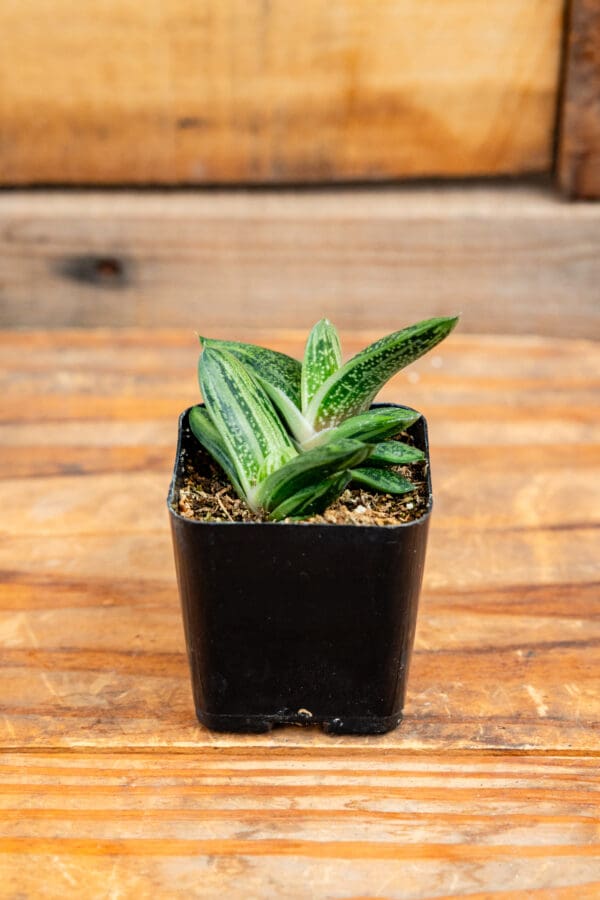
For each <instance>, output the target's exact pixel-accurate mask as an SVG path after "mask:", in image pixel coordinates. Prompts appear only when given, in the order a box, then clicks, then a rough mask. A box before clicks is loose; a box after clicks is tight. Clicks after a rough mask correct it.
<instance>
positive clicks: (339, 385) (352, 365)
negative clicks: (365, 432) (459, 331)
mask: <svg viewBox="0 0 600 900" xmlns="http://www.w3.org/2000/svg"><path fill="white" fill-rule="evenodd" d="M457 321H458V318H456V317H455V318H438V319H427V320H425V321H423V322H419V323H417V324H416V325H411V326H410V327H409V328H404V329H403V330H402V331H396V332H394V333H393V334H389V335H387V337H384V338H381V340H379V341H376V342H375V343H374V344H371V346H370V347H367V348H366V349H365V350H362V351H361V352H360V353H358V354H357V355H356V356H354V357H353V358H352V359H351V360H349V362H347V363H346V365H344V366H342V368H341V369H340V370H339V371H338V372H335V373H334V374H333V375H331V376H330V377H329V378H328V379H327V381H326V382H325V384H324V385H322V387H321V388H320V389H319V390H318V391H317V393H316V394H315V396H314V397H313V399H312V401H311V403H310V405H309V408H308V410H307V413H306V418H307V419H308V421H309V422H310V423H311V424H312V425H313V426H314V428H315V430H316V431H320V430H321V429H323V428H331V427H332V426H334V425H337V424H339V423H340V422H342V421H343V420H344V419H347V418H348V417H349V416H353V415H356V414H357V413H360V412H363V411H364V410H366V409H368V408H369V406H370V405H371V402H372V401H373V399H374V398H375V396H376V394H377V393H378V391H379V390H380V389H381V388H382V387H383V385H384V384H385V383H386V381H388V380H389V379H390V378H391V377H392V375H394V374H395V373H396V372H398V371H399V370H400V369H402V368H404V366H407V365H408V364H409V363H411V362H414V360H416V359H418V358H419V357H420V356H422V355H423V354H424V353H427V351H428V350H431V348H432V347H435V346H436V344H439V342H440V341H442V340H443V339H444V338H445V337H446V336H447V335H448V334H449V333H450V332H451V331H452V329H453V328H454V326H455V325H456V322H457Z"/></svg>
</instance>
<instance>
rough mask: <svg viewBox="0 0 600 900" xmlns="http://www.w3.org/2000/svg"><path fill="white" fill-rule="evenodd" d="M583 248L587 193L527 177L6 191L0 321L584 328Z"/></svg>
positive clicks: (204, 326) (599, 288)
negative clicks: (429, 320) (436, 321)
mask: <svg viewBox="0 0 600 900" xmlns="http://www.w3.org/2000/svg"><path fill="white" fill-rule="evenodd" d="M599 250H600V205H597V204H567V203H562V202H561V201H559V200H558V199H557V198H556V196H555V195H554V194H553V192H552V191H549V190H547V189H544V188H542V187H539V188H534V187H527V186H512V187H511V186H508V185H503V186H486V187H483V186H479V187H477V186H470V187H467V186H465V185H462V186H450V185H444V186H439V187H436V188H432V187H424V186H413V187H408V186H404V187H403V188H384V187H379V188H369V189H357V188H352V189H350V188H345V189H337V190H319V191H289V190H285V191H283V190H278V191H274V190H264V189H261V190H254V191H241V190H237V191H176V192H168V191H162V192H158V191H153V192H132V191H120V192H115V191H109V192H98V191H75V192H66V191H55V192H51V191H34V192H28V191H13V192H8V193H6V194H5V195H4V196H3V197H2V196H0V261H2V262H3V266H2V271H1V272H0V326H4V327H11V326H20V327H26V326H33V327H49V328H52V327H60V326H68V325H76V326H81V325H83V326H103V325H123V326H136V325H137V326H163V327H176V328H179V329H181V328H186V329H189V332H190V333H192V332H193V330H194V329H198V330H204V331H206V330H212V331H218V332H219V333H221V332H222V331H223V330H224V329H226V328H229V329H230V330H231V332H232V334H234V335H239V334H241V333H242V331H244V332H246V331H248V330H249V329H253V328H263V329H264V328H269V327H271V328H272V327H274V326H277V327H279V328H301V329H303V330H305V329H307V328H308V327H309V326H310V325H312V324H313V322H314V321H316V320H317V319H318V318H320V317H321V316H323V315H328V316H329V317H330V318H331V319H333V321H335V322H336V324H337V325H339V326H340V327H343V328H346V329H353V328H368V329H373V330H374V331H375V332H384V331H385V330H386V329H387V330H389V331H391V330H393V329H394V328H397V327H398V326H399V323H400V324H402V323H408V322H410V321H411V320H412V321H417V320H418V319H421V318H425V317H427V316H433V315H444V314H451V313H456V312H461V313H462V322H461V330H462V331H471V332H473V331H475V332H477V331H479V332H495V333H513V334H514V333H517V334H521V333H523V332H529V333H537V334H547V335H555V336H559V337H593V336H597V337H600V252H599Z"/></svg>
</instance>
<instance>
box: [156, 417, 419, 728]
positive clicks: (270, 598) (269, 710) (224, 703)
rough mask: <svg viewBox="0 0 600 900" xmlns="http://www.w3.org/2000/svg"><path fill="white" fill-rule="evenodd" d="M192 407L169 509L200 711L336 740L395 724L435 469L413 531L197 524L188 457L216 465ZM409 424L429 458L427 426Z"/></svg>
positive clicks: (211, 722) (212, 719)
mask: <svg viewBox="0 0 600 900" xmlns="http://www.w3.org/2000/svg"><path fill="white" fill-rule="evenodd" d="M378 405H383V404H378ZM387 405H391V404H387ZM188 413H189V410H186V412H184V413H183V414H182V416H181V418H180V420H179V443H178V448H177V458H176V461H175V470H174V473H173V480H172V482H171V488H170V491H169V497H168V506H169V512H170V517H171V529H172V534H173V546H174V550H175V563H176V568H177V578H178V582H179V591H180V596H181V604H182V608H183V619H184V625H185V634H186V641H187V649H188V657H189V662H190V668H191V674H192V687H193V693H194V702H195V706H196V713H197V716H198V719H199V720H200V722H202V724H204V725H206V726H207V727H208V728H211V729H214V730H217V731H237V732H261V731H268V730H269V729H271V728H272V727H273V726H274V725H283V724H286V723H294V724H297V725H299V724H303V725H304V724H311V723H314V724H319V725H321V726H322V727H323V729H324V731H326V732H329V733H334V734H381V733H384V732H386V731H389V730H391V729H392V728H395V727H396V726H397V725H398V723H399V722H400V721H401V719H402V707H403V704H404V695H405V692H406V681H407V674H408V664H409V660H410V655H411V651H412V645H413V640H414V633H415V624H416V616H417V604H418V598H419V591H420V587H421V578H422V574H423V566H424V561H425V548H426V542H427V530H428V526H429V514H430V510H431V482H430V479H429V474H428V476H427V478H428V490H429V502H428V507H427V512H426V513H425V515H424V516H422V517H421V518H420V519H418V520H417V521H415V522H412V523H410V524H406V525H397V526H360V525H315V524H304V523H285V524H284V523H277V524H275V523H242V522H240V523H231V522H222V523H221V522H199V521H195V520H191V519H186V518H184V517H183V516H181V515H180V514H179V513H178V512H177V511H176V503H177V492H178V488H179V486H180V484H181V479H182V475H183V466H184V462H185V460H186V459H192V460H193V461H194V464H195V465H197V466H203V465H204V466H205V465H206V456H205V454H204V451H203V450H202V448H201V447H200V446H199V444H198V442H197V441H196V439H195V438H194V436H193V435H192V433H191V432H190V429H189V425H188ZM410 430H411V433H412V434H413V436H414V439H415V444H416V445H417V446H418V447H419V448H420V449H421V450H424V451H425V453H426V455H427V462H428V463H429V448H428V442H427V425H426V422H425V420H424V419H423V418H421V419H419V421H418V422H417V423H415V425H413V426H412V428H411V429H410ZM427 472H428V473H429V465H427Z"/></svg>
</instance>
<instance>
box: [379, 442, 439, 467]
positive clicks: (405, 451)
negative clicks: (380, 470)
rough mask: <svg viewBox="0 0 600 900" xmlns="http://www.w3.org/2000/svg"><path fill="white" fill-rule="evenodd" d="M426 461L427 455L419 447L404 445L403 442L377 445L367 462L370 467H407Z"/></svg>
mask: <svg viewBox="0 0 600 900" xmlns="http://www.w3.org/2000/svg"><path fill="white" fill-rule="evenodd" d="M421 459H425V454H424V453H423V451H422V450H418V449H417V447H411V445H410V444H403V443H402V442H401V441H384V442H383V443H382V444H375V447H374V448H373V452H372V453H371V455H370V457H369V458H368V460H367V463H366V464H367V465H368V466H406V465H410V463H414V462H419V460H421Z"/></svg>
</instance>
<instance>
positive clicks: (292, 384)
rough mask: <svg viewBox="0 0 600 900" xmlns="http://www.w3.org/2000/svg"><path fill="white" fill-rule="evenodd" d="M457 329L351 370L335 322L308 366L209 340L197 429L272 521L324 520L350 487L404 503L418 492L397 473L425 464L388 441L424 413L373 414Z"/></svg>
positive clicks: (316, 338)
mask: <svg viewBox="0 0 600 900" xmlns="http://www.w3.org/2000/svg"><path fill="white" fill-rule="evenodd" d="M456 322H457V318H437V319H427V320H425V321H423V322H419V323H417V324H416V325H411V326H410V327H409V328H404V329H402V330H401V331H396V332H394V333H393V334H390V335H388V336H387V337H384V338H381V339H380V340H379V341H376V342H375V343H374V344H371V345H370V346H369V347H367V348H366V349H364V350H362V351H361V352H360V353H358V354H356V356H354V357H352V359H350V360H349V361H348V362H347V363H345V364H343V363H342V354H341V348H340V340H339V337H338V334H337V331H336V329H335V328H334V326H333V325H332V324H331V323H330V322H329V321H328V320H327V319H322V320H321V321H320V322H317V324H316V325H315V326H314V327H313V329H312V331H311V332H310V335H309V337H308V341H307V344H306V349H305V353H304V359H303V361H302V363H300V362H299V361H298V360H296V359H293V358H292V357H290V356H286V355H285V354H283V353H278V352H277V351H274V350H269V349H267V348H266V347H258V346H255V345H253V344H244V343H239V342H237V341H220V340H214V339H209V338H205V337H201V338H200V342H201V344H202V353H201V356H200V362H199V366H198V375H199V382H200V389H201V391H202V396H203V399H204V404H205V406H204V407H201V406H197V407H194V408H193V409H192V410H191V412H190V417H189V422H190V428H191V430H192V432H193V433H194V435H195V436H196V438H197V439H198V440H199V441H200V443H201V444H202V445H203V446H204V447H205V449H206V450H208V452H209V453H210V454H211V455H212V456H213V457H214V459H215V460H216V461H217V462H218V463H219V465H220V466H221V467H222V468H223V470H224V471H225V473H226V474H227V475H228V477H229V479H230V480H231V482H232V484H233V486H234V488H235V489H236V491H237V493H238V494H239V496H240V497H242V498H243V499H244V500H245V501H246V502H247V503H248V505H249V506H250V508H251V509H252V510H254V511H255V512H257V513H260V514H262V515H264V516H265V517H268V518H269V519H271V520H280V519H283V518H288V517H290V518H305V517H307V516H310V515H313V514H315V513H317V512H321V511H323V510H324V509H326V507H327V506H328V505H330V503H332V502H333V501H334V500H335V499H336V498H337V497H338V496H339V495H340V494H341V493H342V491H343V490H344V489H345V487H346V486H347V485H348V483H349V482H350V481H355V482H358V483H361V484H363V485H366V486H367V487H369V488H370V489H372V490H381V491H385V492H387V493H396V494H400V493H405V492H406V491H409V490H412V489H413V485H412V483H411V482H410V481H409V480H408V479H406V478H403V477H402V476H401V475H399V474H398V472H397V471H395V470H394V469H393V468H391V467H394V466H398V465H404V464H409V463H412V462H416V461H418V460H420V459H422V457H423V454H422V453H421V451H420V450H417V449H416V448H414V447H412V446H410V445H409V444H403V443H401V442H399V441H390V440H389V438H392V437H394V436H395V435H398V434H399V433H401V432H403V431H405V430H406V429H407V428H409V427H410V426H411V425H412V424H413V423H414V422H416V421H417V419H418V418H419V417H420V413H418V412H415V411H414V410H411V409H406V408H402V407H378V408H375V409H371V408H370V407H371V404H372V402H373V400H374V398H375V396H376V395H377V393H378V392H379V390H380V389H381V387H383V385H384V384H385V383H386V382H387V381H388V380H389V379H390V378H391V377H392V375H394V374H395V373H396V372H397V371H399V370H400V369H402V368H404V366H407V365H408V364H409V363H411V362H413V361H414V360H416V359H418V358H419V357H420V356H422V355H423V354H424V353H426V352H427V351H428V350H430V349H432V347H434V346H435V345H436V344H438V343H439V342H440V341H441V340H443V339H444V338H445V337H446V336H447V335H448V334H449V333H450V331H452V329H453V328H454V326H455V324H456Z"/></svg>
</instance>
